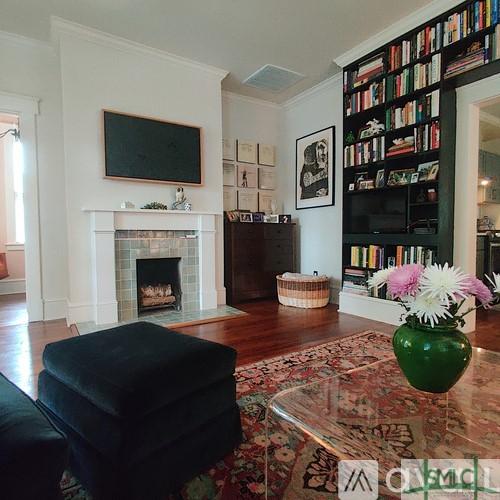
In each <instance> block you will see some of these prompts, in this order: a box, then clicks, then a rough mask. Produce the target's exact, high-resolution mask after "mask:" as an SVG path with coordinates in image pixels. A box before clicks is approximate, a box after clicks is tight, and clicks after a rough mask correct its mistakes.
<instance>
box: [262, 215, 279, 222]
mask: <svg viewBox="0 0 500 500" xmlns="http://www.w3.org/2000/svg"><path fill="white" fill-rule="evenodd" d="M279 221H280V219H279V215H277V214H271V215H266V216H264V222H268V223H270V224H278V222H279Z"/></svg>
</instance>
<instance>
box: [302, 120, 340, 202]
mask: <svg viewBox="0 0 500 500" xmlns="http://www.w3.org/2000/svg"><path fill="white" fill-rule="evenodd" d="M334 162H335V127H327V128H325V129H322V130H318V131H317V132H314V133H312V134H308V135H305V136H304V137H300V138H299V139H297V140H296V145H295V188H296V189H295V191H296V193H295V208H296V209H297V210H301V209H304V208H317V207H326V206H330V205H334V204H335V199H334V192H335V171H334Z"/></svg>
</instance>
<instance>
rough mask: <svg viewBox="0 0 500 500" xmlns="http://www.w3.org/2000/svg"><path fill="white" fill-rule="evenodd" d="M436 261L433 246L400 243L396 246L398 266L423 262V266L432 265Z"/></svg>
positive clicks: (396, 262)
mask: <svg viewBox="0 0 500 500" xmlns="http://www.w3.org/2000/svg"><path fill="white" fill-rule="evenodd" d="M391 260H392V259H391ZM435 262H436V251H435V250H434V249H432V248H425V247H422V246H403V245H398V246H397V247H396V258H395V264H396V266H403V265H405V264H422V265H423V266H430V265H431V264H434V263H435Z"/></svg>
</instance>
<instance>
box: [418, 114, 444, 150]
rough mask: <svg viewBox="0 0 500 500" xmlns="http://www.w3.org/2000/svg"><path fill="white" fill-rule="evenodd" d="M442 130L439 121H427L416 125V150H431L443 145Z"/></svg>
mask: <svg viewBox="0 0 500 500" xmlns="http://www.w3.org/2000/svg"><path fill="white" fill-rule="evenodd" d="M440 136H441V130H440V124H439V121H434V122H432V123H426V124H425V125H420V126H418V127H415V128H414V130H413V137H414V140H415V152H417V153H419V152H423V151H430V150H432V149H437V148H439V147H440V145H441V137H440Z"/></svg>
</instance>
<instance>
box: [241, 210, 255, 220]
mask: <svg viewBox="0 0 500 500" xmlns="http://www.w3.org/2000/svg"><path fill="white" fill-rule="evenodd" d="M240 222H253V215H252V212H240Z"/></svg>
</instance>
